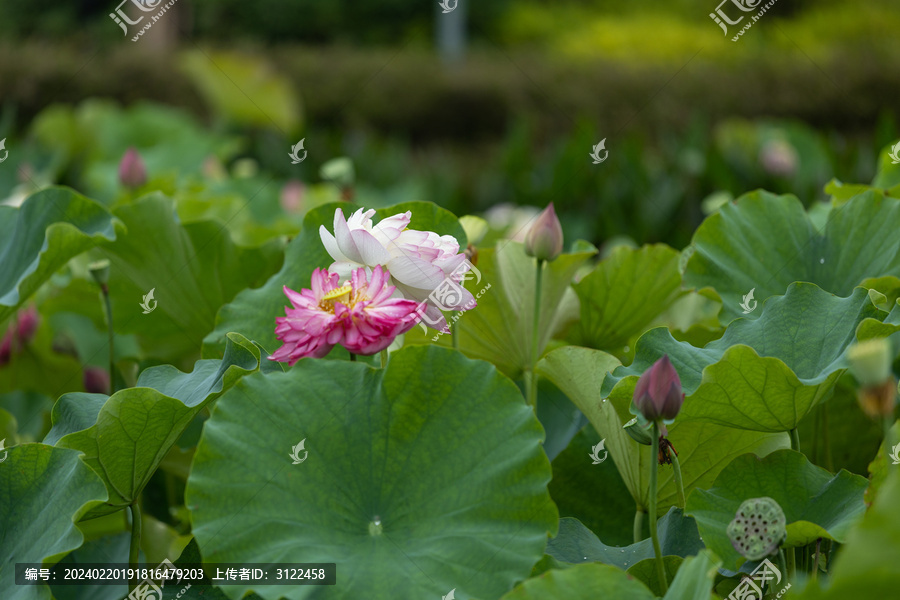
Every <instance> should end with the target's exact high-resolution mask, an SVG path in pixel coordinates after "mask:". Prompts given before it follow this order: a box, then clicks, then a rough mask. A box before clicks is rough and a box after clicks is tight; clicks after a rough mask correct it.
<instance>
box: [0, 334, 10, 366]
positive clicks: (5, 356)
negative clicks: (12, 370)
mask: <svg viewBox="0 0 900 600" xmlns="http://www.w3.org/2000/svg"><path fill="white" fill-rule="evenodd" d="M12 340H13V334H12V330H9V331H7V332H6V333H5V334H3V339H2V340H0V367H2V366H3V365H5V364H7V363H8V362H9V359H10V357H11V356H12Z"/></svg>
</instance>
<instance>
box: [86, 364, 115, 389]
mask: <svg viewBox="0 0 900 600" xmlns="http://www.w3.org/2000/svg"><path fill="white" fill-rule="evenodd" d="M84 389H85V390H86V391H87V392H88V393H89V394H108V393H109V373H107V372H106V369H101V368H99V367H87V368H85V370H84Z"/></svg>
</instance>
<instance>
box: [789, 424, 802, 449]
mask: <svg viewBox="0 0 900 600" xmlns="http://www.w3.org/2000/svg"><path fill="white" fill-rule="evenodd" d="M791 450H796V451H797V452H800V434H799V433H798V432H797V428H796V427H794V428H793V429H791Z"/></svg>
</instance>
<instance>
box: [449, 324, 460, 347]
mask: <svg viewBox="0 0 900 600" xmlns="http://www.w3.org/2000/svg"><path fill="white" fill-rule="evenodd" d="M450 342H451V343H452V344H453V349H454V350H459V336H458V335H456V327H454V328H453V329H451V330H450Z"/></svg>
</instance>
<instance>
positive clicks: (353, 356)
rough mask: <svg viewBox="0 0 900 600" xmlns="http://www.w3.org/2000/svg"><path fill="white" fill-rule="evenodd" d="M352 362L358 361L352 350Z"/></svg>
mask: <svg viewBox="0 0 900 600" xmlns="http://www.w3.org/2000/svg"><path fill="white" fill-rule="evenodd" d="M350 362H356V355H355V354H353V353H352V352H351V353H350Z"/></svg>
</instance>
